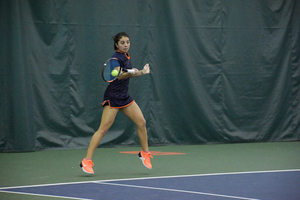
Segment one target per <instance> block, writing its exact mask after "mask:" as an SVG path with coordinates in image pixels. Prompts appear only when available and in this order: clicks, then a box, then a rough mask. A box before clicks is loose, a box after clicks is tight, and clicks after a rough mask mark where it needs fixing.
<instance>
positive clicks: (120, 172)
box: [0, 142, 300, 200]
mask: <svg viewBox="0 0 300 200" xmlns="http://www.w3.org/2000/svg"><path fill="white" fill-rule="evenodd" d="M138 150H139V148H138V147H126V148H99V149H97V151H96V154H95V158H94V163H95V167H94V170H95V174H94V175H86V174H85V173H83V172H82V171H81V169H80V168H79V167H78V164H79V162H80V158H81V157H82V154H84V153H85V151H86V150H85V149H81V150H52V151H51V150H48V151H40V152H32V153H1V154H0V158H1V159H0V166H1V185H0V199H273V200H274V199H292V200H293V199H299V196H300V190H299V186H300V160H299V157H300V142H280V143H245V144H215V145H178V146H177V145H176V146H160V147H151V150H152V151H153V152H155V153H154V159H153V160H152V164H153V169H152V170H148V169H146V168H145V167H144V166H143V165H142V163H141V162H140V160H139V159H138V158H137V156H136V155H134V153H135V152H136V151H138Z"/></svg>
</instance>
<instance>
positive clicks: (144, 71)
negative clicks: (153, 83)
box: [142, 63, 150, 74]
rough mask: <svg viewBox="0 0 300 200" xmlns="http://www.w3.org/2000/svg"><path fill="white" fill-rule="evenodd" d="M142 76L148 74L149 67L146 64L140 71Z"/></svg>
mask: <svg viewBox="0 0 300 200" xmlns="http://www.w3.org/2000/svg"><path fill="white" fill-rule="evenodd" d="M142 72H143V74H149V73H150V66H149V63H147V64H146V65H145V66H144V69H143V70H142Z"/></svg>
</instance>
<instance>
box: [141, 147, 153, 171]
mask: <svg viewBox="0 0 300 200" xmlns="http://www.w3.org/2000/svg"><path fill="white" fill-rule="evenodd" d="M138 157H139V158H140V159H141V160H142V162H143V164H144V166H145V167H147V168H148V169H152V165H151V161H150V157H151V158H153V157H152V156H151V153H150V152H148V153H145V152H144V151H143V150H142V151H140V152H139V154H138Z"/></svg>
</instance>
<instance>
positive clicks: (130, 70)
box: [126, 69, 135, 74]
mask: <svg viewBox="0 0 300 200" xmlns="http://www.w3.org/2000/svg"><path fill="white" fill-rule="evenodd" d="M126 71H127V72H128V73H129V74H133V73H134V72H135V70H134V69H126Z"/></svg>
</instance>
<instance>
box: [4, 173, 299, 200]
mask: <svg viewBox="0 0 300 200" xmlns="http://www.w3.org/2000/svg"><path fill="white" fill-rule="evenodd" d="M0 192H5V193H19V194H23V195H37V196H49V197H59V198H66V199H115V200H119V199H122V200H124V199H125V200H132V199H147V200H148V199H149V200H157V199H166V200H170V199H189V200H191V199H204V200H205V199H214V200H219V199H220V200H222V199H224V200H225V199H264V200H299V199H300V170H299V169H295V170H279V171H257V172H237V173H218V174H198V175H184V176H183V175H182V176H166V177H151V178H134V179H120V180H101V181H86V182H71V183H58V184H47V185H32V186H19V187H6V188H0Z"/></svg>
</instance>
